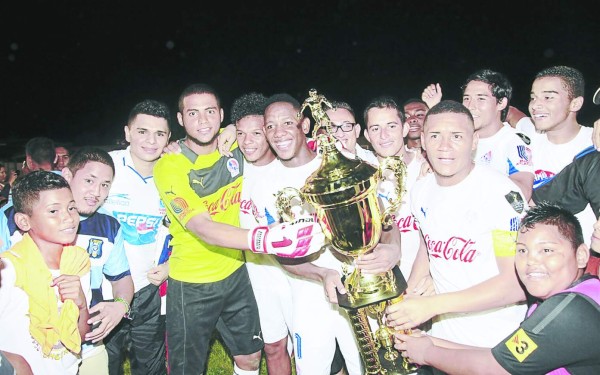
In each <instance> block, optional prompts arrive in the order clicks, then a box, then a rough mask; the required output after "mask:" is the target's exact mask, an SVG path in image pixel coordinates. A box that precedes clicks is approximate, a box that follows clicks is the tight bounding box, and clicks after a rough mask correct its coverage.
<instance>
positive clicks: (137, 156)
mask: <svg viewBox="0 0 600 375" xmlns="http://www.w3.org/2000/svg"><path fill="white" fill-rule="evenodd" d="M169 135H170V133H169V123H168V122H167V120H166V119H164V118H162V117H154V116H151V115H146V114H142V113H140V114H138V115H137V116H135V118H134V119H133V121H131V123H130V124H129V125H126V126H125V139H126V140H127V142H129V146H130V150H131V156H132V158H133V161H134V162H136V161H138V160H139V161H142V162H154V161H157V160H158V159H159V158H160V155H161V154H162V152H163V149H164V148H165V146H166V145H167V143H168V142H169Z"/></svg>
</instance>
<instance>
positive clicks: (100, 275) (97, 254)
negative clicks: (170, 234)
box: [75, 212, 130, 306]
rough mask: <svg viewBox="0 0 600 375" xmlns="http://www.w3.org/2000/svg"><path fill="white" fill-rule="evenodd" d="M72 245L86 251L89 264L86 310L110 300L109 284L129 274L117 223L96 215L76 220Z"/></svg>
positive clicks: (104, 215)
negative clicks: (89, 297)
mask: <svg viewBox="0 0 600 375" xmlns="http://www.w3.org/2000/svg"><path fill="white" fill-rule="evenodd" d="M80 218H81V222H80V223H79V231H78V232H77V241H76V243H75V244H76V245H77V246H80V247H83V248H84V249H86V250H87V252H88V255H89V256H90V263H91V266H92V268H91V270H90V275H91V280H90V285H91V287H92V302H91V303H90V306H93V305H95V304H96V303H98V302H100V301H102V300H105V299H112V298H113V296H112V287H111V286H110V283H109V282H110V281H117V280H119V279H122V278H123V277H125V276H127V275H129V274H130V272H129V262H128V261H127V256H126V255H125V248H124V245H123V233H122V230H121V226H120V225H119V222H118V221H117V220H116V219H115V218H113V217H112V216H110V215H107V214H105V213H101V212H96V213H94V214H92V215H90V216H87V217H86V216H80Z"/></svg>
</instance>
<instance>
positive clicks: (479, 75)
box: [461, 69, 513, 121]
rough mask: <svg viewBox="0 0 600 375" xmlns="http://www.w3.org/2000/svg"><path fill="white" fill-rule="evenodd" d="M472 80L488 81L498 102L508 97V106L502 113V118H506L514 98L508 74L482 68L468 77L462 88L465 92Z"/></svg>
mask: <svg viewBox="0 0 600 375" xmlns="http://www.w3.org/2000/svg"><path fill="white" fill-rule="evenodd" d="M471 81H479V82H483V83H487V84H488V85H489V86H490V91H491V92H492V96H493V97H494V98H496V102H500V100H502V98H506V107H505V108H504V109H503V110H502V112H501V114H500V120H502V121H504V120H506V116H507V115H508V109H509V107H510V99H511V98H512V92H513V88H512V85H511V84H510V81H509V80H508V78H506V76H505V75H504V74H502V73H499V72H496V71H493V70H491V69H480V70H478V71H476V72H475V73H473V74H471V75H470V76H469V77H467V80H466V81H465V83H464V84H463V85H462V86H461V90H462V92H463V94H464V92H465V89H466V88H467V85H468V84H469V82H471Z"/></svg>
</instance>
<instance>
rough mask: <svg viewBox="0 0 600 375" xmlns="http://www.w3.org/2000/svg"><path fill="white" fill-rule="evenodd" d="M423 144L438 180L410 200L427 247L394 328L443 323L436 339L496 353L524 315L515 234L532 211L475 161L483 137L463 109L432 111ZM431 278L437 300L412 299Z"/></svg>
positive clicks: (424, 183)
mask: <svg viewBox="0 0 600 375" xmlns="http://www.w3.org/2000/svg"><path fill="white" fill-rule="evenodd" d="M422 144H423V147H424V148H425V150H426V151H427V156H428V158H429V162H430V164H431V167H432V169H433V173H432V174H429V175H427V176H426V177H424V178H422V179H420V180H417V182H416V183H415V184H414V186H413V189H412V191H411V198H410V204H411V209H412V213H413V215H414V217H415V218H416V219H417V221H418V223H419V226H420V230H421V243H420V247H419V250H418V252H417V256H416V260H415V263H414V265H413V268H412V271H411V275H410V277H409V279H408V288H407V290H408V295H407V296H406V298H405V299H404V300H403V301H402V302H399V303H396V304H394V305H392V306H390V307H388V311H387V312H388V315H387V318H388V320H387V322H388V325H390V326H395V327H396V329H410V328H414V327H416V326H417V325H419V324H421V323H423V322H425V321H427V320H428V319H430V318H432V317H436V319H434V321H433V324H432V328H431V335H432V336H435V337H440V338H444V339H448V340H452V341H457V342H460V343H462V344H467V345H479V346H486V345H489V346H491V345H494V344H495V343H497V342H498V341H499V340H501V339H502V338H504V337H505V336H506V335H507V334H508V333H509V332H511V331H512V330H514V329H515V328H516V327H517V326H518V324H519V322H520V321H521V320H522V316H523V314H524V313H525V306H524V305H522V304H520V302H521V301H524V299H525V294H524V292H523V290H522V289H521V287H520V285H519V282H518V280H517V277H516V275H515V272H514V252H515V249H514V234H515V233H516V230H517V229H518V226H519V221H520V218H521V217H522V216H523V215H524V214H525V209H526V208H527V203H526V202H525V200H524V199H523V196H522V194H521V193H520V190H519V188H518V187H517V185H515V184H514V183H513V182H512V181H511V180H510V179H509V178H508V177H507V176H505V175H503V174H502V173H500V172H498V171H496V170H494V169H492V168H491V167H489V166H485V165H481V164H477V163H475V162H474V161H473V156H472V155H473V152H474V151H475V149H476V147H477V135H476V133H475V128H474V125H473V117H472V115H471V112H470V111H469V110H468V109H467V108H466V107H465V106H464V105H462V104H460V103H458V102H455V101H450V100H446V101H442V102H440V103H439V104H437V105H435V106H433V107H432V108H431V109H430V110H429V112H428V113H427V116H426V118H425V123H424V127H423V135H422ZM430 275H431V276H430ZM428 277H431V278H432V280H433V283H434V285H435V290H436V292H437V293H436V294H434V295H429V296H421V295H416V294H415V293H413V292H412V290H413V288H414V287H415V285H416V284H417V283H418V282H419V281H421V280H422V279H424V278H428Z"/></svg>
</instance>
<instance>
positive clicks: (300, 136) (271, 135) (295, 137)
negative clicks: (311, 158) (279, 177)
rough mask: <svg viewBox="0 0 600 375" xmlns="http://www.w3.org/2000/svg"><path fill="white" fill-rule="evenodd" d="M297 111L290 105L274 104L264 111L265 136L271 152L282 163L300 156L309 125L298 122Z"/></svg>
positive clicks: (305, 122)
mask: <svg viewBox="0 0 600 375" xmlns="http://www.w3.org/2000/svg"><path fill="white" fill-rule="evenodd" d="M297 113H298V111H297V110H296V109H295V108H294V106H293V105H292V104H290V103H285V102H276V103H272V104H270V105H269V106H268V107H267V108H266V109H265V134H266V136H267V140H268V141H269V144H270V145H271V147H273V150H274V151H275V153H276V154H277V156H278V157H279V159H281V160H284V161H289V160H292V159H294V158H296V157H298V156H301V155H302V152H301V151H302V149H303V148H306V135H305V134H306V133H307V132H308V130H309V127H310V123H309V122H308V121H306V120H305V119H302V120H298V118H297V117H296V114H297Z"/></svg>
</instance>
